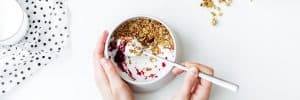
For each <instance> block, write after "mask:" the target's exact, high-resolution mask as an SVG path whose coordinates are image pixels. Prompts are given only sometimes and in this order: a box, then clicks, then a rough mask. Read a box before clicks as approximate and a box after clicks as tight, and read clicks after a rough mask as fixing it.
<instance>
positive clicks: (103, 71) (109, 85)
mask: <svg viewBox="0 0 300 100" xmlns="http://www.w3.org/2000/svg"><path fill="white" fill-rule="evenodd" d="M107 36H108V32H107V31H105V32H104V33H103V34H102V37H101V38H100V40H99V42H98V44H97V48H96V50H95V53H94V62H95V80H96V84H97V86H98V88H99V90H100V92H101V94H102V97H103V100H133V93H132V91H131V89H130V88H129V86H128V85H127V84H126V83H125V82H124V81H123V80H122V79H121V77H120V76H119V73H118V71H117V69H116V67H115V66H114V65H113V64H112V62H111V61H110V60H109V59H106V58H105V57H104V47H105V42H106V38H107Z"/></svg>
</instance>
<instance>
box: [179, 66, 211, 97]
mask: <svg viewBox="0 0 300 100" xmlns="http://www.w3.org/2000/svg"><path fill="white" fill-rule="evenodd" d="M183 65H184V66H187V67H189V71H187V74H186V77H185V79H184V82H183V85H182V87H181V89H180V90H179V92H178V93H177V94H176V95H175V96H174V98H173V100H208V98H209V95H210V92H211V87H212V84H211V82H209V81H207V80H204V79H201V78H200V77H199V76H198V73H199V71H200V72H202V73H205V74H208V75H213V69H211V68H209V67H207V66H204V65H201V64H198V63H191V62H185V63H183ZM182 72H183V70H180V69H177V68H175V69H174V70H173V73H175V74H177V75H178V74H180V73H182Z"/></svg>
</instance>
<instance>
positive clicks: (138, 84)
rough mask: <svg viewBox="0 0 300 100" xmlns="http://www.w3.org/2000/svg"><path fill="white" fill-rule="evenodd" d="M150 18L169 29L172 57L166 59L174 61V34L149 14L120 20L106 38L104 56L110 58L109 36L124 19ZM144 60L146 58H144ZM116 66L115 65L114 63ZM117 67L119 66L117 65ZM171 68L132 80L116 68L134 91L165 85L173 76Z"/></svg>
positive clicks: (143, 90) (148, 89) (153, 88)
mask: <svg viewBox="0 0 300 100" xmlns="http://www.w3.org/2000/svg"><path fill="white" fill-rule="evenodd" d="M141 17H142V18H150V19H152V20H155V21H158V22H160V23H161V24H162V25H163V26H165V27H166V28H167V30H168V31H169V33H170V35H171V37H172V39H173V43H174V53H173V55H172V56H173V58H172V59H168V60H171V61H174V62H175V59H176V50H177V48H176V41H175V36H174V33H173V32H172V31H171V29H170V28H169V27H168V26H167V25H166V24H165V23H164V22H162V21H161V20H159V19H157V18H154V17H149V16H137V17H131V18H128V19H126V20H125V21H123V22H121V23H120V24H119V25H117V26H116V27H115V28H114V30H113V31H112V32H111V33H110V34H109V36H108V38H107V40H106V45H105V56H106V57H107V58H110V56H112V54H110V53H109V51H108V47H109V45H110V41H111V37H112V34H114V31H115V30H116V29H117V28H118V27H119V26H120V25H122V24H124V23H125V22H126V21H129V20H134V19H136V18H141ZM144 61H146V59H145V60H144ZM147 61H148V62H150V61H149V60H147ZM113 63H114V64H115V62H114V61H113ZM115 65H116V64H115ZM116 66H117V65H116ZM118 69H119V67H118ZM172 69H173V66H167V67H166V68H165V69H163V70H162V72H161V73H160V74H159V77H157V78H155V79H153V80H151V81H134V80H131V79H129V78H128V77H124V74H122V73H125V72H122V71H121V70H120V69H119V70H118V71H119V72H120V76H121V77H122V79H123V80H125V81H126V82H127V83H128V84H129V86H130V87H131V88H132V89H133V90H134V91H135V92H149V91H154V90H157V89H159V88H161V87H162V86H165V85H166V84H168V83H169V82H170V81H172V79H173V78H174V75H173V74H172V73H171V70H172Z"/></svg>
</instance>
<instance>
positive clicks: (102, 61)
mask: <svg viewBox="0 0 300 100" xmlns="http://www.w3.org/2000/svg"><path fill="white" fill-rule="evenodd" d="M100 63H101V64H102V66H107V61H106V59H105V58H101V59H100Z"/></svg>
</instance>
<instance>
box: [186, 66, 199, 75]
mask: <svg viewBox="0 0 300 100" xmlns="http://www.w3.org/2000/svg"><path fill="white" fill-rule="evenodd" d="M188 73H189V74H190V75H194V76H195V75H197V73H198V70H197V69H196V68H194V67H191V68H189V71H188Z"/></svg>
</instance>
